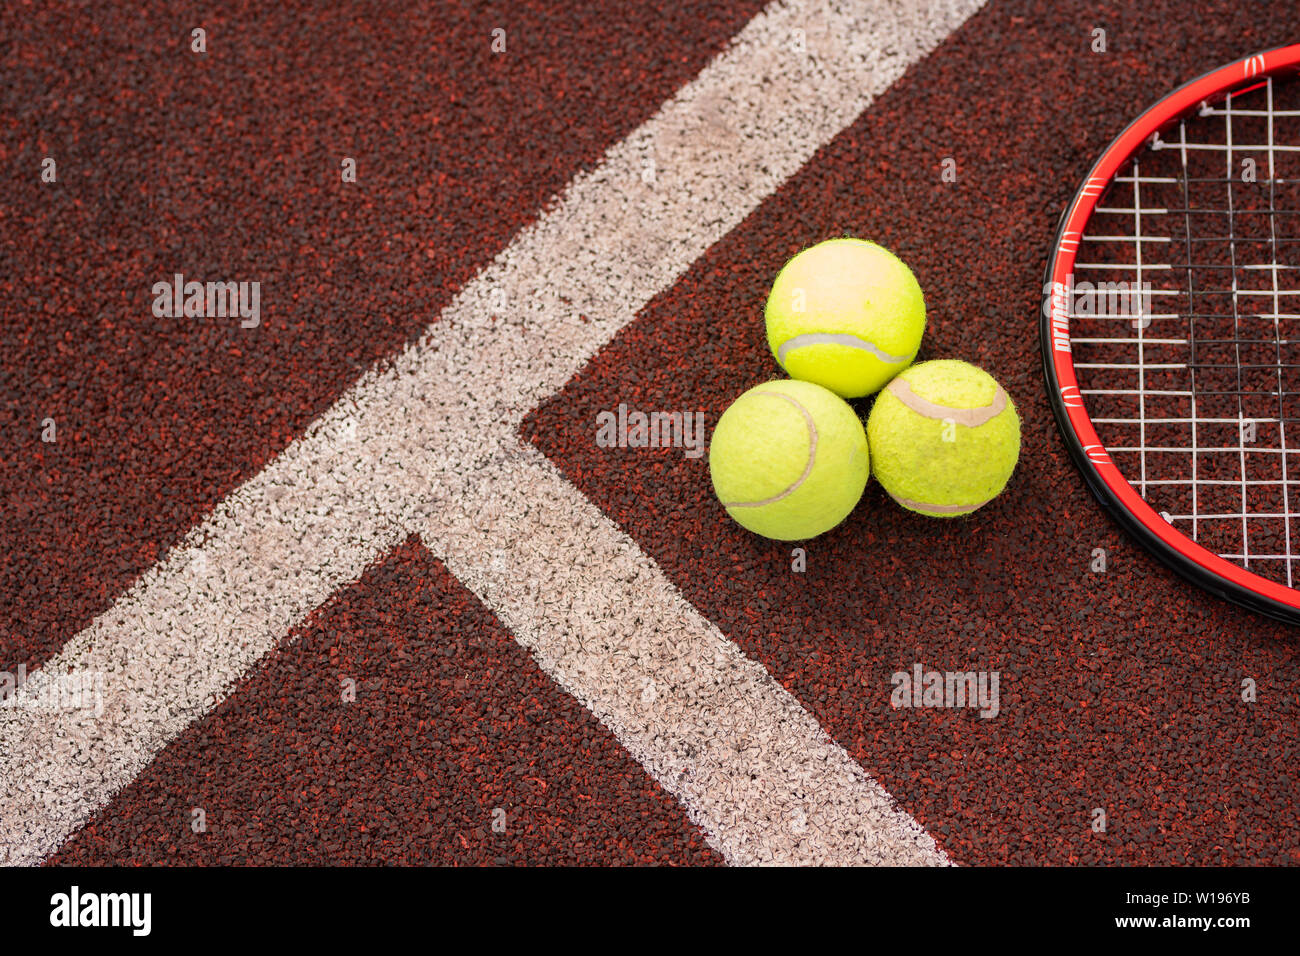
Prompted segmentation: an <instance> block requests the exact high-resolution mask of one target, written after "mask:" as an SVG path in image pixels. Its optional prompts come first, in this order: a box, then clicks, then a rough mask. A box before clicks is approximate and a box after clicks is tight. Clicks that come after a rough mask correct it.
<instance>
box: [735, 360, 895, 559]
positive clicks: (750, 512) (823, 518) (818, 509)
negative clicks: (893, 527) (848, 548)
mask: <svg viewBox="0 0 1300 956" xmlns="http://www.w3.org/2000/svg"><path fill="white" fill-rule="evenodd" d="M869 465H870V458H869V457H868V454H867V436H866V433H865V432H864V431H863V429H862V420H861V419H859V418H858V415H857V412H855V411H854V410H853V409H852V408H850V407H849V404H848V403H847V402H846V401H844V399H842V398H839V397H838V396H836V395H834V394H833V393H831V392H829V391H827V390H826V389H824V388H822V387H821V386H820V385H813V384H812V383H811V382H793V381H784V382H768V383H767V384H765V385H758V386H756V387H754V388H751V389H750V390H749V391H747V392H745V394H743V395H741V396H740V398H738V399H736V400H735V401H734V402H732V403H731V405H730V406H729V407H728V408H727V410H726V411H725V412H723V413H722V417H721V418H720V419H718V425H717V427H716V428H714V430H713V440H712V441H711V442H710V443H709V474H710V476H711V477H712V478H713V490H714V492H715V493H716V494H717V496H718V500H719V501H721V502H722V504H723V506H724V507H725V508H726V509H727V513H728V514H729V515H731V517H732V518H734V519H735V520H736V522H737V523H738V524H740V525H741V526H742V527H744V528H748V529H749V530H750V531H753V532H754V533H755V534H761V535H763V536H764V537H766V538H776V539H778V540H781V541H798V540H801V539H804V538H812V537H815V536H816V535H819V534H821V533H822V532H823V531H829V530H830V529H831V528H833V527H835V526H836V525H837V524H839V523H840V522H841V521H843V520H844V519H845V518H846V517H848V514H849V512H850V511H852V510H853V506H854V505H856V504H857V503H858V499H860V498H861V497H862V490H863V489H864V488H865V487H866V485H867V473H868V470H869Z"/></svg>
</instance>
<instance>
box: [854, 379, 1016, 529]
mask: <svg viewBox="0 0 1300 956" xmlns="http://www.w3.org/2000/svg"><path fill="white" fill-rule="evenodd" d="M867 440H868V442H869V443H870V445H871V458H872V464H873V465H874V466H875V472H876V479H877V480H878V481H879V482H880V484H881V486H882V487H883V488H884V489H885V491H887V492H889V495H890V497H892V498H893V499H894V500H895V501H897V502H898V503H899V504H900V505H902V506H903V507H904V508H908V509H910V510H912V511H917V512H920V513H921V514H923V515H931V516H933V517H936V518H950V517H954V516H956V515H964V514H970V513H971V512H972V511H974V510H975V509H976V508H979V507H980V506H982V505H985V504H987V503H988V502H989V501H991V500H992V499H994V498H996V497H997V496H998V494H999V493H1001V491H1002V489H1003V488H1005V487H1006V484H1007V480H1008V479H1009V478H1010V477H1011V472H1012V471H1014V470H1015V467H1016V459H1017V458H1019V457H1020V417H1019V416H1018V415H1017V414H1016V406H1015V404H1014V403H1013V402H1012V401H1011V398H1010V396H1008V395H1007V393H1006V392H1005V391H1004V390H1003V389H1002V386H1000V385H999V384H998V383H997V382H996V381H994V380H993V377H992V376H991V375H989V374H988V372H985V371H984V370H982V369H979V368H976V367H975V366H974V365H970V364H968V363H966V362H958V361H953V360H943V361H937V362H922V363H920V364H919V365H913V366H912V367H911V368H909V369H908V370H907V371H905V372H903V373H902V374H901V375H899V376H898V377H897V378H895V379H894V380H893V381H891V382H890V383H889V385H887V386H886V387H885V390H884V391H883V392H881V393H880V395H879V396H878V397H877V398H876V404H875V406H874V407H873V408H872V409H871V415H870V416H869V417H868V419H867Z"/></svg>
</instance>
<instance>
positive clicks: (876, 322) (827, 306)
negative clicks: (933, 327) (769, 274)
mask: <svg viewBox="0 0 1300 956" xmlns="http://www.w3.org/2000/svg"><path fill="white" fill-rule="evenodd" d="M763 317H764V320H765V321H766V323H767V344H768V347H769V348H771V350H772V354H773V355H775V356H776V360H777V362H779V363H780V364H781V367H782V368H783V369H785V370H786V372H787V373H788V374H789V375H790V377H791V378H797V379H802V380H803V381H805V382H816V383H817V384H818V385H824V386H825V387H826V388H829V389H830V390H831V391H832V392H835V393H836V394H837V395H842V396H843V397H844V398H858V397H861V396H863V395H870V394H871V393H872V392H874V391H877V390H878V389H880V387H881V386H883V385H884V384H885V383H886V382H888V381H889V380H890V379H891V378H893V377H894V376H895V375H897V374H898V373H899V372H901V371H902V370H903V369H905V368H907V366H909V365H911V364H912V359H914V358H915V357H916V351H917V349H919V348H920V347H921V335H922V333H924V332H925V297H924V296H923V295H922V294H921V287H920V286H919V285H918V284H917V282H916V276H914V275H912V270H911V269H909V268H908V267H907V265H906V264H905V263H904V262H903V261H902V260H901V259H899V258H898V257H897V256H895V255H894V254H893V253H892V252H890V251H889V250H888V249H885V248H884V247H882V246H878V245H876V244H875V243H874V242H867V241H865V240H863V239H830V240H827V241H826V242H822V243H818V244H817V245H815V246H812V247H811V248H808V249H805V250H804V251H803V252H801V253H799V254H798V255H797V256H795V257H794V258H793V259H791V260H790V261H789V262H787V263H786V264H785V267H784V268H783V269H782V270H781V273H780V274H779V275H778V276H777V277H776V282H774V283H773V284H772V292H771V294H770V295H768V297H767V306H766V308H765V309H764V310H763Z"/></svg>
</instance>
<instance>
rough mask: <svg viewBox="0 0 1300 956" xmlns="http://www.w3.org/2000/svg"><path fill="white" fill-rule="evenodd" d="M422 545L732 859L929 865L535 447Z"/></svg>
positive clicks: (504, 464)
mask: <svg viewBox="0 0 1300 956" xmlns="http://www.w3.org/2000/svg"><path fill="white" fill-rule="evenodd" d="M479 478H480V480H479V481H478V482H476V483H475V485H474V489H473V497H467V498H465V499H462V501H461V502H460V505H461V509H460V511H459V512H458V513H456V514H455V515H452V514H450V513H447V514H441V515H436V516H431V517H430V519H429V520H428V521H426V522H425V524H424V527H423V529H422V531H421V534H422V535H423V538H424V542H425V544H426V545H428V546H429V547H430V548H432V549H433V550H434V551H435V552H436V553H438V554H440V555H442V556H443V559H444V560H445V561H446V563H447V567H448V569H449V570H450V571H451V572H452V573H453V574H455V575H456V576H457V577H458V578H460V580H461V581H462V582H463V583H464V584H465V585H466V586H467V587H468V588H469V589H470V590H472V591H473V592H474V593H475V594H477V595H478V596H479V598H480V599H481V600H482V601H483V602H484V603H485V604H486V605H487V606H489V607H494V608H497V609H498V611H497V613H498V616H499V618H500V620H501V622H502V623H503V624H504V625H505V626H506V627H508V628H509V629H510V631H511V632H512V633H513V634H514V636H515V638H516V640H518V641H519V642H520V643H521V644H523V645H524V646H525V647H527V648H528V650H529V651H531V652H532V654H533V657H534V659H535V660H536V661H537V663H538V664H539V665H540V666H541V668H542V669H543V670H545V671H546V673H548V674H549V675H550V676H551V678H552V679H554V680H555V682H556V683H557V684H559V685H560V686H561V687H563V688H564V689H565V690H567V691H568V692H569V693H570V694H572V695H573V696H574V697H576V698H578V700H580V701H581V702H582V703H583V704H584V705H586V706H587V708H588V709H590V710H591V711H592V713H594V714H595V715H596V716H597V717H598V718H600V720H601V722H602V723H604V724H605V725H606V726H607V727H609V728H610V729H611V730H612V731H613V732H614V733H615V734H616V735H617V736H618V739H619V741H620V742H621V743H622V744H623V746H624V747H626V748H627V749H628V751H629V752H630V753H631V754H632V756H634V757H635V758H636V759H637V760H639V761H640V762H641V763H642V764H643V765H644V766H645V768H646V770H648V771H649V772H650V773H651V774H652V775H653V776H654V777H655V779H656V780H658V781H659V783H660V784H661V785H662V786H663V787H664V789H666V790H667V791H668V792H669V793H672V794H674V795H675V796H676V797H677V798H678V799H679V800H680V801H681V802H682V804H683V805H685V807H686V809H687V811H688V812H689V814H690V817H691V819H692V820H693V821H694V822H695V823H696V824H697V825H698V826H699V827H700V828H701V829H702V830H703V831H704V833H705V835H706V836H707V837H708V839H709V842H710V843H711V844H712V845H713V846H714V847H716V848H717V849H718V850H719V851H720V852H721V853H722V854H723V855H724V856H725V857H726V859H727V860H728V861H729V862H731V863H733V864H760V863H783V864H855V863H858V864H860V863H876V864H891V865H934V864H941V863H943V862H945V858H944V856H943V854H942V853H941V852H940V851H939V850H938V849H937V848H936V847H935V844H934V841H933V840H932V839H931V837H930V835H929V834H928V833H926V832H925V830H924V829H922V828H921V827H920V826H919V825H918V824H917V823H916V822H915V821H914V820H912V818H911V817H910V816H908V815H907V814H906V813H904V812H902V811H901V810H899V809H898V808H897V807H896V806H895V805H894V802H893V800H892V799H891V798H890V796H889V794H888V793H887V792H885V790H884V788H882V787H881V786H880V785H879V784H878V783H876V781H874V780H873V779H871V777H869V776H868V775H867V774H866V773H864V772H863V770H862V768H861V767H860V766H858V764H857V763H856V762H855V761H854V760H853V758H851V757H850V756H849V755H848V754H847V753H845V752H844V750H843V749H842V748H841V747H840V746H839V744H837V743H835V742H834V741H833V740H831V738H830V737H828V736H827V734H826V732H825V731H824V730H822V728H821V727H820V726H818V724H817V721H816V720H814V719H813V717H812V716H811V715H810V714H809V713H808V712H807V711H805V710H804V709H803V707H801V706H800V704H799V702H798V701H797V700H795V698H794V697H793V696H792V695H791V694H790V693H789V692H788V691H786V690H785V688H783V687H782V686H781V685H780V684H779V683H777V681H776V680H774V679H773V678H772V676H771V675H770V674H769V673H768V672H767V671H766V670H765V669H764V668H763V667H762V665H760V664H758V663H756V662H754V661H752V660H750V659H749V658H748V657H746V656H745V655H744V654H743V653H741V651H740V649H739V648H738V647H737V646H736V645H735V644H733V643H732V642H731V641H729V640H727V639H726V638H725V637H724V636H723V635H722V634H721V633H720V632H719V631H718V629H717V628H716V627H714V626H713V625H712V624H711V623H709V622H708V621H707V620H705V619H704V618H703V617H701V616H700V614H699V612H698V611H696V610H695V609H694V608H693V607H692V606H691V605H690V604H689V603H688V602H687V601H686V599H685V598H683V597H682V596H681V594H680V593H679V592H678V591H677V589H676V588H675V587H673V586H672V584H671V583H669V581H668V580H667V579H666V578H665V577H664V576H663V573H662V572H661V571H660V570H659V568H658V566H657V565H656V564H655V563H654V562H653V561H652V560H651V559H650V558H649V557H647V556H646V555H645V554H644V553H643V552H642V551H641V549H640V548H638V547H637V545H636V544H635V542H633V541H632V540H631V539H630V538H628V537H627V536H626V535H625V534H624V533H623V532H622V531H620V530H619V529H618V528H617V527H616V526H615V525H614V524H613V523H612V522H611V521H610V520H609V519H608V518H606V517H605V516H604V515H603V514H601V513H600V511H599V510H598V509H597V508H596V507H595V506H594V505H592V504H591V502H589V501H588V500H587V499H586V498H584V497H583V496H582V494H581V493H580V492H578V490H577V489H575V488H574V487H573V486H572V485H571V484H569V483H568V482H567V481H565V480H564V478H563V477H562V476H561V475H560V474H559V473H558V472H556V471H555V469H554V467H553V466H552V465H551V464H550V462H548V461H547V460H546V459H545V458H544V457H543V456H542V455H541V453H540V452H538V451H537V450H536V449H534V448H532V447H531V446H527V447H522V448H518V449H517V450H516V452H515V453H513V454H511V455H507V456H503V457H502V458H500V459H498V460H496V461H494V462H492V463H490V464H489V465H488V466H487V467H486V468H485V469H484V470H483V471H482V472H481V473H480V475H479Z"/></svg>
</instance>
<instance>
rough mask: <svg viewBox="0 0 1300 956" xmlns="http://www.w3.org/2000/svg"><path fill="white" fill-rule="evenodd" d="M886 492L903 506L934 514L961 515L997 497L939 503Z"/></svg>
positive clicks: (981, 506)
mask: <svg viewBox="0 0 1300 956" xmlns="http://www.w3.org/2000/svg"><path fill="white" fill-rule="evenodd" d="M888 494H889V497H891V498H893V499H894V500H895V501H897V502H898V503H899V504H900V505H902V506H903V507H904V508H910V509H912V510H913V511H933V512H935V513H936V514H945V515H963V514H966V513H967V512H970V511H975V510H977V509H979V508H983V507H984V506H985V505H986V504H988V503H989V502H990V501H992V500H993V498H996V497H997V495H994V496H993V498H985V499H984V500H983V501H979V502H973V503H971V504H962V505H939V504H932V503H930V502H928V501H914V500H912V499H911V498H904V497H902V496H901V495H896V494H894V493H892V492H888Z"/></svg>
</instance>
